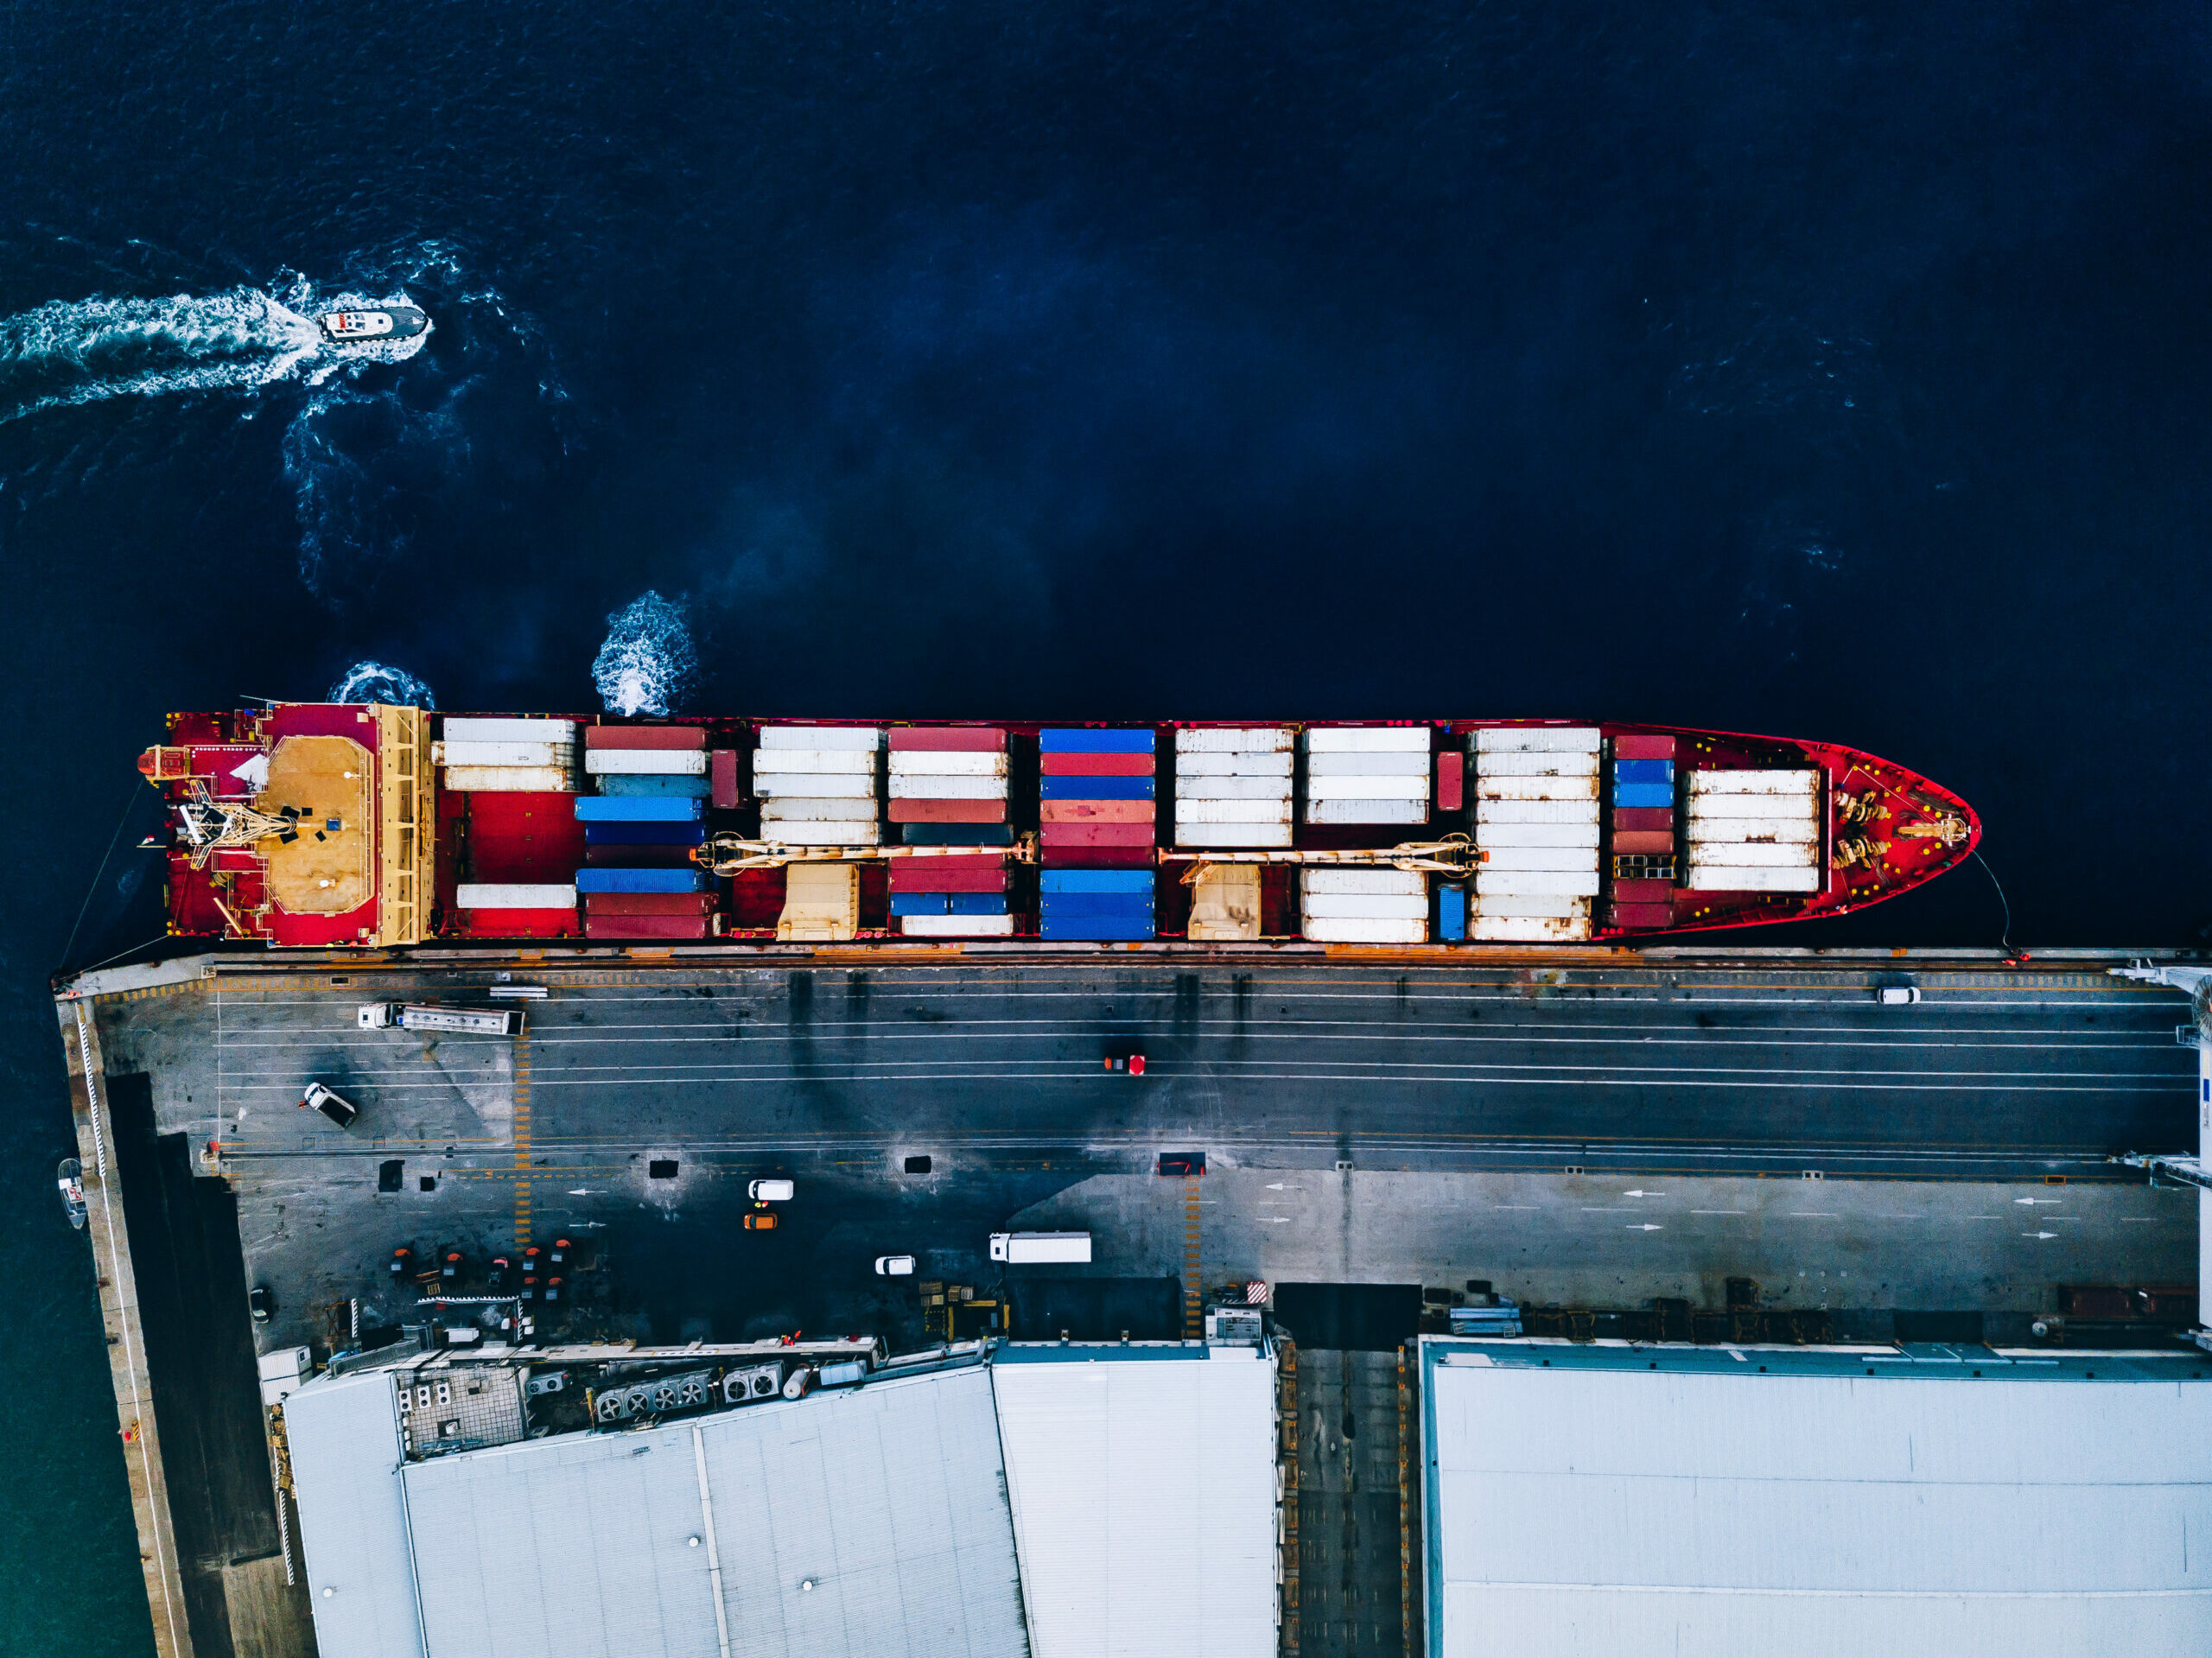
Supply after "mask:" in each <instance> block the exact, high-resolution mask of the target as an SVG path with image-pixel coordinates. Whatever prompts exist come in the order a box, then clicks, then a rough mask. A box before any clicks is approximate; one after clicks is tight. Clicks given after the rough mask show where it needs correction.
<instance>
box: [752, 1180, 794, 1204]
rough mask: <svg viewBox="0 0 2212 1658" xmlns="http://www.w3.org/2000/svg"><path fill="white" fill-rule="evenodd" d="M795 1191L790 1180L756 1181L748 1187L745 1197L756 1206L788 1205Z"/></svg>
mask: <svg viewBox="0 0 2212 1658" xmlns="http://www.w3.org/2000/svg"><path fill="white" fill-rule="evenodd" d="M794 1190H795V1188H794V1187H793V1186H792V1185H791V1182H790V1181H788V1180H755V1181H754V1182H753V1184H752V1185H749V1186H747V1187H746V1189H745V1195H746V1196H747V1197H750V1198H752V1199H753V1202H754V1203H756V1204H787V1203H789V1202H791V1192H792V1191H794Z"/></svg>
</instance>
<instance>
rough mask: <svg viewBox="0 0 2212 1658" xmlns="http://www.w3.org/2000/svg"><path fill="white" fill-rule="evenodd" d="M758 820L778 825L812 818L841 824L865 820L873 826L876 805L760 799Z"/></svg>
mask: <svg viewBox="0 0 2212 1658" xmlns="http://www.w3.org/2000/svg"><path fill="white" fill-rule="evenodd" d="M760 816H761V817H762V818H763V819H764V820H765V819H768V818H773V819H775V820H776V821H777V822H779V823H782V822H784V821H785V820H787V819H791V818H802V817H814V818H823V819H827V818H837V819H840V820H842V819H848V818H855V817H864V818H867V819H868V820H869V821H870V822H873V821H874V817H875V802H874V801H873V800H870V799H868V798H867V797H865V796H853V795H774V796H766V795H764V796H763V797H761V800H760Z"/></svg>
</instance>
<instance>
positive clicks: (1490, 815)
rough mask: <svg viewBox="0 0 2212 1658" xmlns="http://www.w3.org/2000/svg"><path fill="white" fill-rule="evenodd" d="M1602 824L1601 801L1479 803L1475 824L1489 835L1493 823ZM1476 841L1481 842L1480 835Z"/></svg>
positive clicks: (1476, 809) (1484, 801)
mask: <svg viewBox="0 0 2212 1658" xmlns="http://www.w3.org/2000/svg"><path fill="white" fill-rule="evenodd" d="M1597 821H1598V799H1597V797H1596V796H1595V795H1592V797H1590V798H1589V799H1587V800H1478V801H1477V802H1476V803H1475V822H1476V823H1477V824H1478V826H1482V828H1483V831H1484V833H1485V834H1486V833H1488V826H1489V825H1491V824H1492V823H1589V824H1592V825H1595V824H1596V823H1597ZM1476 838H1478V839H1480V838H1481V836H1480V835H1478V836H1477V837H1476Z"/></svg>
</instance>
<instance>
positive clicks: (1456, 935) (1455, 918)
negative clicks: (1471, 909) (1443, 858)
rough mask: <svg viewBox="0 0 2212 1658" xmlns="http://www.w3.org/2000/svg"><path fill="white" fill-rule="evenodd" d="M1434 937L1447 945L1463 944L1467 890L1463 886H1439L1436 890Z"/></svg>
mask: <svg viewBox="0 0 2212 1658" xmlns="http://www.w3.org/2000/svg"><path fill="white" fill-rule="evenodd" d="M1436 936H1437V937H1439V938H1441V939H1442V940H1443V941H1444V942H1445V943H1447V944H1457V943H1463V942H1464V941H1465V938H1466V937H1467V889H1466V888H1465V887H1464V886H1440V887H1438V888H1437V889H1436Z"/></svg>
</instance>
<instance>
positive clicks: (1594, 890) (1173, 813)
mask: <svg viewBox="0 0 2212 1658" xmlns="http://www.w3.org/2000/svg"><path fill="white" fill-rule="evenodd" d="M139 769H140V771H141V772H143V774H144V775H145V777H146V778H147V779H148V780H149V782H151V783H152V784H153V785H155V786H156V788H158V789H159V790H160V791H162V794H163V796H164V797H165V798H166V800H167V801H168V813H167V815H166V818H165V827H164V829H163V831H162V833H163V835H164V837H165V840H166V843H167V856H168V891H167V903H168V926H169V931H170V932H171V933H172V934H173V935H176V936H180V937H210V938H225V939H232V940H240V941H251V942H254V943H261V944H264V945H268V946H270V947H274V948H277V949H303V948H314V949H333V948H366V949H391V948H397V947H405V946H410V945H416V944H423V943H432V942H438V943H470V942H477V943H512V944H518V945H522V944H536V943H543V942H545V941H553V940H579V941H584V942H586V943H602V942H603V943H621V944H642V945H654V946H665V945H671V944H677V943H695V944H705V945H709V946H712V945H715V944H728V945H731V946H733V947H741V946H744V945H747V944H754V945H758V944H763V943H809V944H821V943H841V942H845V941H860V942H869V943H885V944H891V943H896V942H897V941H900V940H906V941H913V942H914V943H916V944H921V943H935V944H942V945H944V946H945V947H947V948H952V949H957V948H962V947H971V946H973V945H974V944H976V943H988V941H992V940H1033V941H1039V942H1041V943H1046V944H1050V943H1056V942H1058V943H1089V944H1114V943H1123V944H1141V943H1147V942H1152V941H1166V942H1170V943H1189V944H1192V945H1208V946H1211V945H1216V944H1221V943H1237V942H1259V941H1292V940H1302V941H1306V942H1308V943H1314V944H1319V945H1325V946H1332V947H1345V948H1351V949H1357V948H1370V949H1371V948H1374V947H1407V946H1434V947H1438V948H1449V947H1451V946H1454V945H1466V944H1522V945H1552V944H1574V943H1589V942H1605V941H1628V942H1637V941H1643V942H1649V941H1654V940H1656V939H1659V938H1662V937H1665V936H1666V935H1669V934H1673V933H1679V932H1687V931H1698V930H1701V929H1707V928H1714V927H1736V926H1744V925H1750V924H1764V923H1774V922H1782V921H1797V920H1804V919H1808V918H1814V917H1818V916H1826V915H1841V914H1843V913H1845V912H1848V911H1852V910H1856V909H1859V908H1862V907H1863V906H1865V905H1868V904H1872V903H1877V902H1879V901H1880V900H1882V899H1886V898H1892V897H1894V896H1896V895H1897V893H1902V892H1904V891H1905V890H1906V889H1907V888H1909V887H1912V886H1918V885H1919V884H1920V883H1921V882H1923V881H1924V880H1929V878H1931V877H1932V876H1935V875H1936V874H1938V873H1942V871H1944V870H1946V869H1948V868H1950V867H1952V866H1953V865H1955V864H1956V863H1958V862H1960V861H1962V860H1963V859H1965V858H1966V857H1967V855H1968V854H1970V853H1971V852H1972V851H1973V849H1974V845H1975V843H1976V842H1977V841H1978V840H1979V839H1980V823H1979V821H1978V820H1977V818H1976V817H1975V816H1974V812H1973V810H1971V809H1970V808H1969V807H1968V806H1967V804H1966V803H1965V802H1964V801H1962V800H1961V799H1960V798H1959V797H1957V796H1955V795H1954V794H1952V793H1950V792H1949V791H1947V790H1944V789H1942V788H1940V787H1938V786H1937V785H1935V784H1934V783H1931V782H1929V780H1928V779H1927V778H1923V777H1921V776H1919V775H1917V774H1916V773H1915V772H1910V771H1907V770H1905V769H1904V767H1902V766H1898V765H1891V764H1890V763H1889V762H1888V761H1886V760H1882V759H1876V758H1875V757H1874V756H1873V755H1872V754H1867V753H1861V752H1860V751H1859V750H1856V749H1852V748H1845V747H1840V746H1835V745H1834V744H1828V743H1818V742H1803V741H1796V740H1788V739H1783V738H1774V737H1757V736H1747V735H1743V734H1735V733H1729V732H1715V731H1699V730H1691V729H1688V728H1683V727H1665V726H1634V725H1615V724H1608V723H1603V722H1600V723H1596V724H1586V723H1576V722H1572V721H1548V720H1423V721H1395V722H1386V721H1370V722H1347V723H1337V722H1331V721H1295V722H1285V723H1280V724H1267V723H1237V724H1230V723H1217V722H1206V721H1166V722H1162V723H1157V724H1121V725H1116V724H1084V725H1077V724H1070V725H1057V726H1056V725H1044V724H1037V723H1027V722H1022V721H1010V722H993V721H976V722H947V723H942V724H929V723H901V722H897V721H852V720H830V721H797V720H794V721H777V720H759V719H719V718H684V719H668V720H626V719H618V718H588V717H567V716H543V715H531V716H511V715H497V716H492V715H466V716H464V715H443V714H439V713H437V712H435V711H432V710H429V709H419V708H399V707H393V706H390V705H386V704H381V703H377V704H336V703H305V702H296V703H276V704H270V705H266V706H260V707H255V708H246V709H241V710H238V711H234V712H230V713H223V714H181V715H171V716H170V717H169V720H168V740H166V741H165V742H163V743H162V744H160V745H158V746H155V747H153V748H149V749H148V750H147V751H146V752H145V753H144V754H143V755H142V756H141V758H140V760H139Z"/></svg>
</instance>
